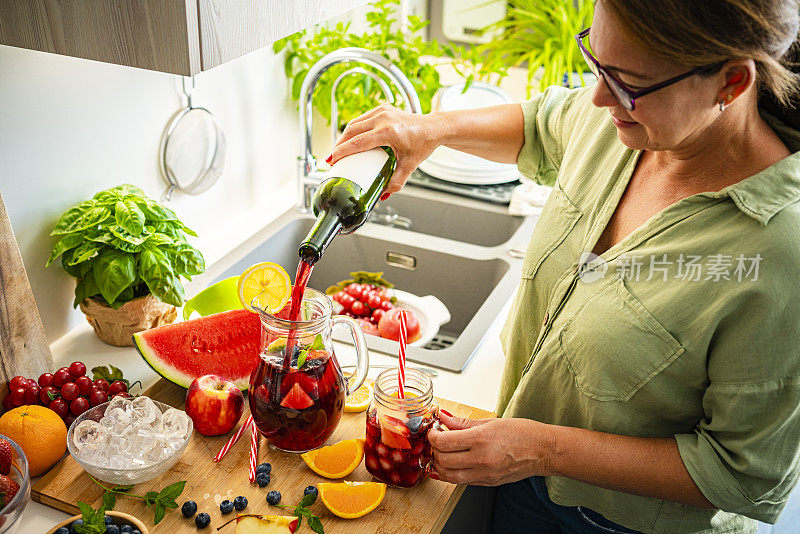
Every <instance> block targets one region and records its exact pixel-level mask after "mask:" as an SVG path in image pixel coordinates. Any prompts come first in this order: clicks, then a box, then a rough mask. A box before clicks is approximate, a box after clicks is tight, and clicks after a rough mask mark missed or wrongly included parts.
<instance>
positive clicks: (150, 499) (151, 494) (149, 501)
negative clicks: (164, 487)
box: [144, 491, 158, 506]
mask: <svg viewBox="0 0 800 534" xmlns="http://www.w3.org/2000/svg"><path fill="white" fill-rule="evenodd" d="M157 499H158V492H157V491H148V492H147V493H145V494H144V503H145V504H146V505H147V506H153V505H154V504H156V502H157Z"/></svg>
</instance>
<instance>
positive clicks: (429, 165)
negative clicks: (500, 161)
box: [419, 160, 519, 185]
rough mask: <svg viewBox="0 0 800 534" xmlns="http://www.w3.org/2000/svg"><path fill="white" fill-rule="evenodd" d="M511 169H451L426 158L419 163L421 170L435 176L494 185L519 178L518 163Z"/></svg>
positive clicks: (460, 182)
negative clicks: (480, 170) (484, 170)
mask: <svg viewBox="0 0 800 534" xmlns="http://www.w3.org/2000/svg"><path fill="white" fill-rule="evenodd" d="M511 167H512V168H510V169H504V170H497V171H493V172H477V173H476V172H474V171H473V172H471V173H470V172H465V171H462V170H456V169H450V168H448V167H444V166H442V165H439V164H437V163H436V162H435V161H430V160H425V161H423V162H422V163H420V164H419V170H421V171H422V172H424V173H425V174H429V175H431V176H433V177H434V178H439V179H440V180H446V181H448V182H455V183H459V184H470V185H492V184H504V183H507V182H513V181H514V180H517V179H519V170H517V167H516V165H512V166H511Z"/></svg>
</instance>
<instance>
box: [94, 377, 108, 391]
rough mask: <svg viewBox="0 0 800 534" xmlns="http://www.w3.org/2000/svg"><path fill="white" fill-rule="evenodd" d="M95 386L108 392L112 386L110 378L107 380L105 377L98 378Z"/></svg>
mask: <svg viewBox="0 0 800 534" xmlns="http://www.w3.org/2000/svg"><path fill="white" fill-rule="evenodd" d="M94 387H96V388H100V389H102V390H103V391H105V392H106V393H108V388H109V387H110V386H109V385H108V380H106V379H104V378H98V379H97V380H95V381H94Z"/></svg>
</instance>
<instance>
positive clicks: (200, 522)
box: [194, 512, 211, 528]
mask: <svg viewBox="0 0 800 534" xmlns="http://www.w3.org/2000/svg"><path fill="white" fill-rule="evenodd" d="M194 524H195V525H197V528H206V527H207V526H208V525H210V524H211V516H210V515H208V514H207V513H205V512H203V513H202V514H197V517H195V518H194Z"/></svg>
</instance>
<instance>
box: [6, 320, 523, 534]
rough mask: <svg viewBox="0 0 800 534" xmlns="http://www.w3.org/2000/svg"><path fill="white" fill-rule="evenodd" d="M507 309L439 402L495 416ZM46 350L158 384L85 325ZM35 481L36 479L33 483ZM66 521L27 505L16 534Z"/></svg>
mask: <svg viewBox="0 0 800 534" xmlns="http://www.w3.org/2000/svg"><path fill="white" fill-rule="evenodd" d="M508 308H509V306H508V305H506V306H505V308H503V310H502V311H501V313H500V314H499V315H498V317H497V319H496V320H495V322H494V323H493V324H492V326H491V327H490V328H489V331H488V333H487V336H486V338H485V341H484V343H483V345H482V346H481V347H480V348H479V349H478V352H477V353H476V354H475V356H474V357H473V358H472V360H471V361H470V362H469V364H468V365H467V368H466V369H465V370H464V372H462V373H459V374H457V373H451V372H448V371H442V370H439V375H438V376H437V377H436V378H434V380H433V382H434V391H435V394H436V395H437V396H438V397H442V398H446V399H450V400H454V401H457V402H460V403H462V404H469V405H471V406H475V407H477V408H482V409H484V410H490V411H492V410H494V407H495V398H496V395H497V389H498V385H499V383H500V375H501V373H502V366H503V352H502V349H501V347H500V339H499V335H500V329H501V328H502V326H503V323H504V322H505V317H506V315H507V313H508ZM50 348H51V350H52V352H53V358H54V360H55V367H56V368H59V367H63V366H67V365H69V364H70V363H71V362H73V361H76V360H80V361H82V362H84V363H85V364H86V367H87V368H88V369H91V368H92V367H94V366H97V365H107V364H109V363H112V364H114V365H115V366H117V367H119V368H120V369H122V371H123V372H124V373H125V377H126V378H128V379H130V380H131V381H134V380H141V381H142V384H143V386H144V389H147V388H149V387H150V386H152V385H153V384H154V383H155V382H156V381H157V380H158V378H159V376H158V375H157V374H156V373H155V372H154V371H153V370H152V369H151V368H150V367H148V365H147V364H146V363H145V362H144V360H143V359H142V358H141V357H140V356H139V354H138V353H137V352H136V350H135V349H134V348H132V347H127V348H118V347H112V346H110V345H106V344H105V343H103V342H102V341H100V340H99V339H98V338H97V337H96V336H95V334H94V332H93V331H92V329H91V327H90V326H89V325H88V324H87V325H86V326H84V327H81V328H77V329H75V330H73V331H72V332H70V333H69V334H67V335H65V336H64V337H62V338H60V339H58V340H57V341H56V342H55V343H53V344H52V345H51V347H50ZM335 351H336V355H337V357H338V359H339V361H340V363H341V364H342V365H346V364H348V363H355V356H354V353H353V347H352V346H350V345H346V344H343V343H335ZM396 362H397V359H396V358H391V357H389V356H386V355H383V354H380V353H376V352H370V363H391V364H396ZM410 365H416V364H410ZM380 371H382V369H375V370H372V371H370V375H369V376H370V377H372V378H374V377H375V376H377V374H378V372H380ZM138 392H139V390H138V389H134V393H138ZM36 480H37V479H34V482H35V481H36ZM67 517H68V516H67V515H66V514H64V513H62V512H59V511H57V510H54V509H52V508H48V507H46V506H44V505H41V504H39V503H35V502H32V501H31V502H30V503H29V504H28V507H27V508H26V510H25V512H24V514H23V516H22V525H23V528H21V529H20V530H19V532H25V533H28V532H31V533H32V532H45V531H47V530H48V529H50V528H52V526H53V525H55V524H56V523H58V522H59V521H62V520H64V519H66V518H67Z"/></svg>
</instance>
